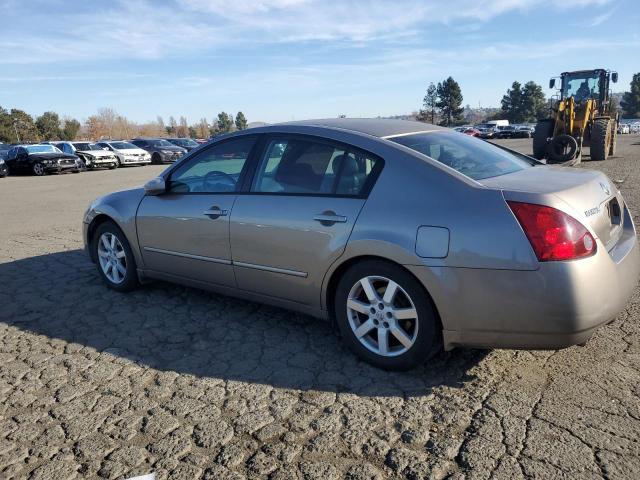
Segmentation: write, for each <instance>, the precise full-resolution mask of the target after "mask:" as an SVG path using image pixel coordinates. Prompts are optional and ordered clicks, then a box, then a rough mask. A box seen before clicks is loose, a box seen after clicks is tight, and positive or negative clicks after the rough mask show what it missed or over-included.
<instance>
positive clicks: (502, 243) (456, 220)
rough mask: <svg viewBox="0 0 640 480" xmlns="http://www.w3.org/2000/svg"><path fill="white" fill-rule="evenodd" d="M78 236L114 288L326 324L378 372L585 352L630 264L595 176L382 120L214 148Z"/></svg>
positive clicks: (621, 217)
mask: <svg viewBox="0 0 640 480" xmlns="http://www.w3.org/2000/svg"><path fill="white" fill-rule="evenodd" d="M84 240H85V245H86V248H87V250H88V252H89V254H90V256H91V259H92V260H93V261H94V262H95V263H96V265H97V270H98V272H99V274H100V276H101V277H102V279H103V280H104V282H105V283H106V284H107V285H108V286H109V287H111V288H113V289H114V290H118V291H123V292H124V291H129V290H132V289H133V288H135V287H137V286H138V285H139V284H140V283H144V282H146V281H147V280H151V279H160V280H166V281H170V282H176V283H181V284H184V285H190V286H193V287H198V288H204V289H208V290H213V291H215V292H219V293H222V294H225V295H226V294H228V295H234V296H237V297H241V298H245V299H249V300H252V301H257V302H263V303H268V304H272V305H277V306H280V307H284V308H288V309H292V310H297V311H300V312H304V313H307V314H310V315H312V316H316V317H321V318H325V319H329V320H331V321H332V322H335V325H336V326H337V328H338V329H339V330H340V332H341V334H342V337H343V339H344V341H345V342H346V343H347V344H348V345H349V347H351V348H352V349H353V350H354V351H355V352H356V353H357V354H358V355H359V356H360V357H362V358H363V359H365V360H366V361H368V362H371V363H372V364H375V365H377V366H380V367H383V368H387V369H407V368H411V367H412V366H414V365H416V364H418V363H420V362H423V361H425V360H426V359H428V358H429V357H430V356H431V355H433V354H434V353H436V352H438V351H439V350H441V349H442V348H444V349H446V350H448V349H451V348H453V347H456V346H478V347H508V348H560V347H565V346H569V345H572V344H582V343H584V342H586V341H587V340H588V339H589V338H590V337H591V335H592V334H593V332H594V331H595V329H596V328H598V327H599V326H601V325H602V324H604V323H607V322H609V321H610V320H612V319H614V318H615V317H616V315H617V314H618V313H619V312H620V311H621V310H622V308H623V307H624V306H625V303H626V302H627V300H628V299H629V297H630V296H631V294H632V292H633V290H634V287H635V285H636V282H637V279H638V274H639V269H640V262H639V257H638V256H639V253H638V245H637V240H636V233H635V227H634V225H633V222H632V217H631V214H630V213H629V210H628V208H627V206H626V204H625V202H624V199H623V198H622V195H621V194H620V192H619V191H618V189H617V188H616V186H615V185H614V184H613V183H612V182H611V181H610V180H609V179H608V178H607V177H606V176H605V175H604V174H602V173H600V172H596V171H591V170H584V169H571V168H562V167H557V166H546V165H543V164H541V163H539V162H537V161H536V160H533V159H531V158H530V157H527V156H525V155H521V154H518V153H515V152H513V151H510V150H507V149H504V148H500V147H497V146H494V145H491V144H489V143H486V142H484V141H481V140H478V139H475V138H472V137H469V136H468V135H464V134H461V133H456V132H453V131H451V130H449V129H443V128H440V127H435V126H432V125H427V124H424V123H417V122H406V121H398V120H381V119H334V120H317V121H307V122H294V123H288V124H280V125H272V126H266V127H260V128H254V129H249V130H243V131H241V132H236V133H234V134H230V135H227V136H224V137H220V138H219V139H216V140H215V141H214V142H212V143H210V144H208V145H206V146H203V147H202V148H200V149H198V150H196V151H194V152H193V153H191V154H188V155H186V156H185V157H184V158H183V159H181V160H180V161H179V162H177V163H176V164H174V165H172V166H170V167H169V168H168V169H167V170H166V171H165V172H164V173H163V174H162V175H161V176H160V177H158V178H155V179H153V180H151V181H150V182H149V183H147V184H146V185H145V187H144V188H138V189H134V190H128V191H123V192H117V193H112V194H110V195H107V196H104V197H102V198H99V199H97V200H96V201H95V202H93V203H92V204H91V206H90V207H89V209H88V211H87V212H86V214H85V216H84Z"/></svg>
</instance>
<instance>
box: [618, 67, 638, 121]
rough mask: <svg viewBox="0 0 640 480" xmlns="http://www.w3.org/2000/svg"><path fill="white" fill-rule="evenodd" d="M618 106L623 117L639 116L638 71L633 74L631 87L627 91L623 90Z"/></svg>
mask: <svg viewBox="0 0 640 480" xmlns="http://www.w3.org/2000/svg"><path fill="white" fill-rule="evenodd" d="M620 106H621V107H622V111H623V115H624V117H625V118H638V117H640V73H636V74H634V75H633V79H632V80H631V88H630V90H629V91H628V92H624V95H623V96H622V101H621V102H620Z"/></svg>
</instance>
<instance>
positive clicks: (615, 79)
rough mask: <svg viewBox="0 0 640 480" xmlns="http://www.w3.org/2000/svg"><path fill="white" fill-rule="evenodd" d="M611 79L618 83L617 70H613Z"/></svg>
mask: <svg viewBox="0 0 640 480" xmlns="http://www.w3.org/2000/svg"><path fill="white" fill-rule="evenodd" d="M611 81H612V82H613V83H618V72H613V73H612V74H611Z"/></svg>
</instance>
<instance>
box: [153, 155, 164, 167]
mask: <svg viewBox="0 0 640 480" xmlns="http://www.w3.org/2000/svg"><path fill="white" fill-rule="evenodd" d="M151 163H153V164H154V165H159V164H162V158H160V155H159V154H157V153H154V154H153V155H151Z"/></svg>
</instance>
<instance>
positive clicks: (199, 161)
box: [168, 137, 256, 193]
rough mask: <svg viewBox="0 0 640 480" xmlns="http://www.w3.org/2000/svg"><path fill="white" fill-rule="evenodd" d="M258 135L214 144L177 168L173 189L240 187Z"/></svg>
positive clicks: (228, 189)
mask: <svg viewBox="0 0 640 480" xmlns="http://www.w3.org/2000/svg"><path fill="white" fill-rule="evenodd" d="M255 141H256V139H255V137H243V138H238V139H235V140H229V141H226V142H223V143H220V144H218V145H214V146H212V147H210V148H208V149H206V150H204V151H202V152H200V153H198V154H197V155H196V156H195V157H193V158H191V159H190V160H189V161H188V162H186V163H183V164H182V165H180V166H179V167H177V168H176V170H174V172H173V173H172V174H171V178H170V181H169V188H168V191H169V192H171V193H225V192H234V191H236V190H237V189H238V187H239V185H238V181H239V179H240V174H241V172H242V169H243V167H244V165H245V163H246V161H247V158H248V157H249V153H250V152H251V148H252V147H253V145H254V144H255Z"/></svg>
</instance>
